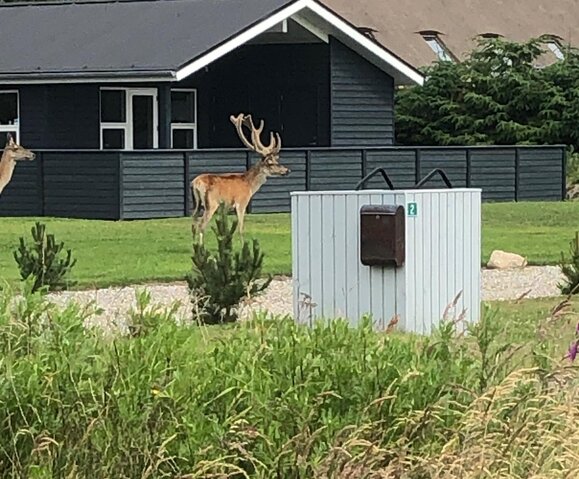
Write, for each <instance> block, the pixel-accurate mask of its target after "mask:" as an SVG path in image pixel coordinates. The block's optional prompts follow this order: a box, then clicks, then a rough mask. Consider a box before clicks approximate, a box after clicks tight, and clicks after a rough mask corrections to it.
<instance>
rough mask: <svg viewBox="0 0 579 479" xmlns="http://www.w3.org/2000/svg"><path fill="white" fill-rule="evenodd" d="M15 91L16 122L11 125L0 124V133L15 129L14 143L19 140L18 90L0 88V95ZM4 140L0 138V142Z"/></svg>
mask: <svg viewBox="0 0 579 479" xmlns="http://www.w3.org/2000/svg"><path fill="white" fill-rule="evenodd" d="M14 93H16V123H14V124H13V125H0V134H4V133H10V132H13V131H15V132H16V138H14V141H15V142H16V143H19V142H20V92H19V91H18V90H0V95H2V94H14ZM3 142H4V140H2V139H0V143H2V144H3Z"/></svg>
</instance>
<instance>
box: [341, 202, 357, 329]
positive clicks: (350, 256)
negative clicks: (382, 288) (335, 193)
mask: <svg viewBox="0 0 579 479" xmlns="http://www.w3.org/2000/svg"><path fill="white" fill-rule="evenodd" d="M345 202H346V211H345V214H344V218H346V219H347V221H348V225H347V227H346V253H347V254H346V256H345V258H344V259H345V260H346V291H347V296H346V302H347V315H348V318H350V321H351V322H353V321H354V320H353V319H352V318H357V317H358V314H359V311H360V310H359V304H360V274H359V273H360V270H359V268H358V264H359V260H358V257H359V254H360V246H359V242H358V238H359V236H360V232H359V226H358V224H359V223H358V221H352V220H351V218H356V216H357V215H358V214H359V213H358V212H359V211H360V207H359V205H358V196H357V195H352V194H348V195H346V199H345Z"/></svg>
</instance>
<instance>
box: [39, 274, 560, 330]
mask: <svg viewBox="0 0 579 479" xmlns="http://www.w3.org/2000/svg"><path fill="white" fill-rule="evenodd" d="M561 278H562V275H561V273H560V270H559V268H558V267H554V266H529V267H526V268H525V269H523V270H487V269H483V270H482V299H483V300H511V299H517V298H519V297H521V296H523V295H525V297H527V298H540V297H551V296H557V295H558V294H559V290H558V288H557V284H558V283H559V282H560V281H561ZM143 289H146V290H147V291H148V292H149V293H150V295H151V302H152V304H153V305H160V306H163V307H171V306H173V305H175V307H176V308H177V310H176V314H177V317H178V318H183V319H184V318H188V317H190V311H191V306H190V303H189V298H188V291H187V285H186V283H173V284H147V285H143V286H136V287H133V286H131V287H124V288H107V289H100V290H88V291H65V292H60V293H53V294H50V295H49V298H50V300H51V301H52V302H54V303H56V304H58V305H60V306H64V305H65V304H66V303H68V302H69V301H71V300H74V301H76V302H77V303H79V304H81V305H88V304H89V303H91V302H93V301H94V307H96V308H99V309H102V314H97V315H93V316H92V317H91V318H90V319H89V320H88V322H87V324H91V323H92V324H100V325H101V326H105V327H108V328H110V327H113V328H114V327H115V325H116V326H117V327H120V328H121V330H123V329H125V327H126V319H125V318H126V317H127V313H128V312H129V311H130V310H131V309H132V308H135V307H136V295H135V291H138V290H143ZM291 303H292V286H291V278H276V279H274V281H273V282H272V283H271V285H270V287H269V288H268V290H267V291H266V292H265V293H264V294H263V295H262V296H261V297H258V298H256V299H255V300H254V301H253V302H252V304H248V305H245V306H244V307H243V310H242V317H247V316H248V315H249V314H250V313H251V312H253V311H259V310H266V311H268V312H269V313H272V314H275V315H285V314H292V304H291ZM91 307H92V306H91Z"/></svg>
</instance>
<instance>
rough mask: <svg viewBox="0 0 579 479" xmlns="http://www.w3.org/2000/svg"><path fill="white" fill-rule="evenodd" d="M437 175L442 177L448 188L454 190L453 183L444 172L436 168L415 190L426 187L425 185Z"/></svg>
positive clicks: (417, 184)
mask: <svg viewBox="0 0 579 479" xmlns="http://www.w3.org/2000/svg"><path fill="white" fill-rule="evenodd" d="M435 175H440V177H441V178H442V181H444V183H445V184H446V186H447V187H448V188H452V183H451V182H450V180H449V179H448V176H446V173H445V172H444V170H441V169H440V168H436V169H434V170H432V171H431V172H430V173H428V174H427V175H426V176H425V177H424V178H422V179H421V180H420V181H419V182H418V183H416V184H415V185H414V187H413V188H422V186H424V184H426V183H427V182H428V181H429V180H431V179H432V178H433V177H434V176H435Z"/></svg>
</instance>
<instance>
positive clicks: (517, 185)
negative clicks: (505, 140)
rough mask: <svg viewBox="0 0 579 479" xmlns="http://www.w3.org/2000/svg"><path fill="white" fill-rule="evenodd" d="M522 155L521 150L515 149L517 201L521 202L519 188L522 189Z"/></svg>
mask: <svg viewBox="0 0 579 479" xmlns="http://www.w3.org/2000/svg"><path fill="white" fill-rule="evenodd" d="M520 162H521V158H520V154H519V149H518V148H517V147H515V201H519V188H520V187H521V183H520V177H519V174H520Z"/></svg>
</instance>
